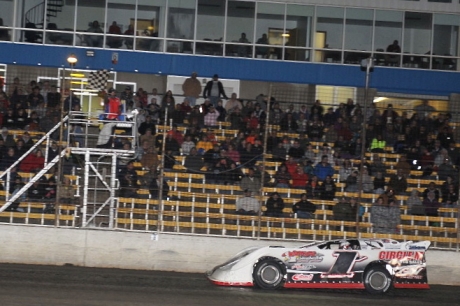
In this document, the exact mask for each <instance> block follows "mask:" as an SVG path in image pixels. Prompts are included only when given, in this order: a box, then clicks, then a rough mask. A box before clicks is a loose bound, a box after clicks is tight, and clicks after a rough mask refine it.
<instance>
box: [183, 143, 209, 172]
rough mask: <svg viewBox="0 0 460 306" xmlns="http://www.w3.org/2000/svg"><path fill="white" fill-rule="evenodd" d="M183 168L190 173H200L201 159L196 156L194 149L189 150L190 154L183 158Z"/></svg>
mask: <svg viewBox="0 0 460 306" xmlns="http://www.w3.org/2000/svg"><path fill="white" fill-rule="evenodd" d="M184 167H185V168H186V170H187V172H191V173H200V171H201V168H203V167H204V161H203V157H202V156H201V155H199V154H198V151H197V150H196V148H195V147H193V148H191V149H190V154H189V155H187V156H185V159H184Z"/></svg>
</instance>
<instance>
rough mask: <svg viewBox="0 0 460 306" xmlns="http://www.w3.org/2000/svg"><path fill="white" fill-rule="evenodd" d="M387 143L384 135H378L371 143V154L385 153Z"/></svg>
mask: <svg viewBox="0 0 460 306" xmlns="http://www.w3.org/2000/svg"><path fill="white" fill-rule="evenodd" d="M385 146H386V141H385V140H383V138H382V135H380V134H377V135H376V136H375V137H374V139H372V143H371V147H370V149H371V152H374V153H385Z"/></svg>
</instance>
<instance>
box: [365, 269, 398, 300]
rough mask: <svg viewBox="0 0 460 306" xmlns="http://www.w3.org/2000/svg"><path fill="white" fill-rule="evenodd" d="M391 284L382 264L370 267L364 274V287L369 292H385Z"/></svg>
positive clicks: (388, 274)
mask: <svg viewBox="0 0 460 306" xmlns="http://www.w3.org/2000/svg"><path fill="white" fill-rule="evenodd" d="M391 284H392V280H391V276H390V273H388V271H387V270H386V269H385V268H384V267H382V266H374V267H371V268H369V270H367V271H366V274H365V275H364V287H365V288H366V290H367V291H368V292H369V293H372V294H379V293H385V292H387V291H388V290H389V289H390V287H391Z"/></svg>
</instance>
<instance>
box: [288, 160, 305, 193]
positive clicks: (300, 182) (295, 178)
mask: <svg viewBox="0 0 460 306" xmlns="http://www.w3.org/2000/svg"><path fill="white" fill-rule="evenodd" d="M291 179H292V184H291V187H292V188H295V189H304V190H305V189H306V188H307V182H308V174H306V173H305V172H304V171H303V168H302V166H297V169H296V171H295V172H294V173H293V174H292V175H291Z"/></svg>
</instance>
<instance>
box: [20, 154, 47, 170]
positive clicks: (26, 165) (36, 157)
mask: <svg viewBox="0 0 460 306" xmlns="http://www.w3.org/2000/svg"><path fill="white" fill-rule="evenodd" d="M44 166H45V158H44V157H43V153H42V151H41V150H36V151H35V152H32V153H30V154H29V155H27V157H26V158H24V159H23V160H22V161H21V163H20V165H19V170H21V171H23V172H32V171H34V170H37V169H43V167H44Z"/></svg>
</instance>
